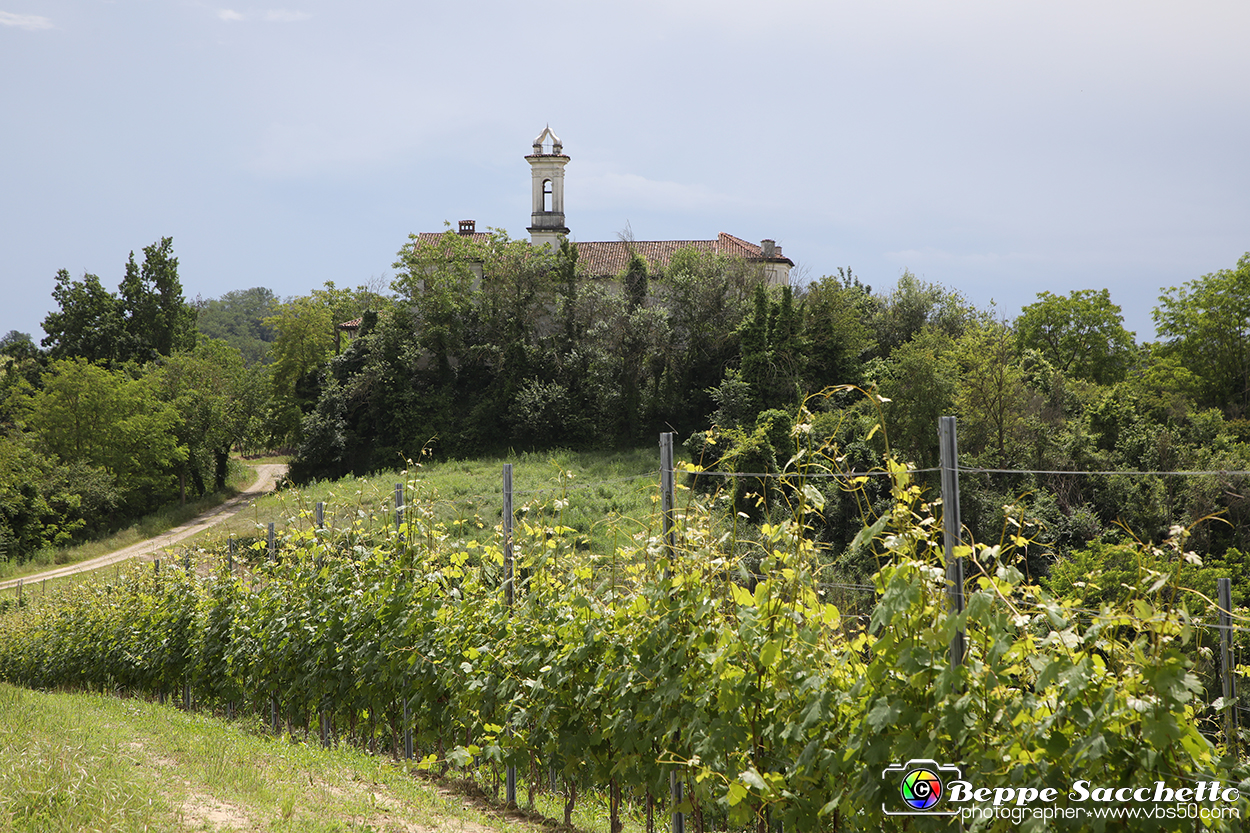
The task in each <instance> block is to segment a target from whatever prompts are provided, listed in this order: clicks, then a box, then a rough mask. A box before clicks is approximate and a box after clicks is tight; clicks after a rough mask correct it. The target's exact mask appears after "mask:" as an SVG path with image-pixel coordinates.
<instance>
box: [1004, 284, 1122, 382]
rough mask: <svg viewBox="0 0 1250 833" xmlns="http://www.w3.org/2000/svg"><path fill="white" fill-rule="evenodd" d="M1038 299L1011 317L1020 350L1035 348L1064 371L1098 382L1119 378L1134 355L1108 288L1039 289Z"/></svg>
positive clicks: (1117, 306) (1117, 305)
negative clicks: (1060, 291) (1056, 291)
mask: <svg viewBox="0 0 1250 833" xmlns="http://www.w3.org/2000/svg"><path fill="white" fill-rule="evenodd" d="M1037 298H1038V300H1037V301H1036V302H1034V303H1032V304H1030V305H1028V306H1027V307H1025V308H1024V309H1023V310H1021V311H1020V316H1019V317H1018V318H1017V319H1016V333H1017V334H1018V336H1019V339H1020V347H1021V349H1025V350H1028V349H1034V350H1037V351H1039V352H1040V353H1041V354H1042V355H1043V356H1044V357H1045V358H1046V360H1047V361H1049V362H1050V363H1051V364H1052V365H1053V366H1054V367H1056V368H1058V369H1059V370H1061V371H1063V372H1064V373H1068V374H1070V375H1072V376H1076V377H1078V378H1081V379H1089V380H1091V381H1094V382H1097V383H1099V384H1102V385H1108V384H1114V383H1115V382H1118V381H1120V380H1122V379H1123V378H1124V376H1125V374H1126V373H1127V372H1128V370H1129V368H1130V367H1131V366H1132V364H1133V361H1134V357H1135V352H1136V351H1135V345H1134V342H1133V333H1131V332H1129V331H1128V330H1126V329H1124V317H1123V316H1122V315H1121V314H1120V306H1119V304H1113V303H1111V293H1110V292H1109V291H1108V290H1106V289H1103V290H1101V291H1095V290H1093V289H1080V290H1073V291H1072V292H1070V293H1068V297H1066V298H1064V297H1062V296H1060V295H1052V294H1051V293H1050V292H1039V293H1038V294H1037Z"/></svg>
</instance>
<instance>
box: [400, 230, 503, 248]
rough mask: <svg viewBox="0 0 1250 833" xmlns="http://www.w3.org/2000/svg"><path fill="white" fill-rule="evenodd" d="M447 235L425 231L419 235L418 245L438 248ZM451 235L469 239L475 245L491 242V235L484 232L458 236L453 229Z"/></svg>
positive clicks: (441, 232) (440, 232)
mask: <svg viewBox="0 0 1250 833" xmlns="http://www.w3.org/2000/svg"><path fill="white" fill-rule="evenodd" d="M446 233H447V232H445V231H423V232H421V233H420V234H418V235H417V245H419V246H436V245H438V244H439V243H441V242H442V240H443V235H444V234H446ZM451 233H452V235H453V236H455V237H457V238H466V237H467V238H468V239H470V240H472V241H473V242H474V243H488V242H490V234H489V233H487V232H484V231H475V232H473V233H472V234H456V232H455V230H454V229H453V230H452V232H451Z"/></svg>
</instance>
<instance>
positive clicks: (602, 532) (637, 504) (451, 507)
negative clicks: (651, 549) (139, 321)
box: [197, 448, 659, 552]
mask: <svg viewBox="0 0 1250 833" xmlns="http://www.w3.org/2000/svg"><path fill="white" fill-rule="evenodd" d="M504 463H511V464H512V466H513V501H514V507H515V510H516V517H517V522H518V523H521V522H525V521H529V522H536V519H540V518H541V519H542V522H544V523H548V524H550V523H556V522H558V523H560V524H561V525H564V526H568V527H572V528H573V529H575V530H577V532H578V533H579V535H580V536H582V537H583V539H584V546H586V547H588V548H591V549H593V550H595V551H597V552H607V551H609V550H611V549H612V547H613V546H614V544H615V542H616V540H617V538H618V536H619V535H621V534H622V532H621V530H622V528H623V527H622V524H621V522H620V521H621V519H622V518H624V519H632V526H633V527H634V528H637V529H643V528H646V525H647V524H648V523H650V516H651V515H652V507H653V504H654V502H655V500H656V499H657V498H658V494H659V450H658V448H643V449H634V450H627V451H616V452H570V451H555V452H548V453H543V454H518V455H512V456H509V457H506V458H505V457H497V458H483V459H476V460H426V461H423V462H421V463H420V465H419V467H418V466H414V467H413V468H411V469H409V470H407V471H403V470H395V471H390V472H381V473H378V474H375V475H372V476H369V477H364V478H345V479H343V480H338V481H332V482H325V481H323V482H317V483H312V484H308V485H306V486H304V487H301V488H300V489H298V490H280V491H278V492H276V493H274V494H272V495H267V496H265V497H263V498H261V499H259V500H257V501H256V502H255V504H254V505H253V506H251V507H249V508H248V509H247V510H245V511H243V512H241V513H239V514H238V515H236V516H234V517H233V518H231V519H230V520H228V521H226V522H225V523H222V524H220V525H218V526H216V527H214V528H213V529H211V530H209V531H207V532H205V533H204V534H203V535H202V536H200V537H199V539H198V541H197V543H199V545H200V546H205V547H217V546H220V545H221V542H222V541H224V540H225V539H226V538H227V537H229V536H234V537H236V538H240V539H248V538H254V537H258V536H262V535H264V534H265V529H266V527H267V525H268V524H269V523H273V524H274V525H275V529H276V530H277V531H278V532H279V533H281V531H282V530H283V529H284V528H286V527H288V526H301V525H303V526H307V525H309V524H311V523H312V517H313V509H314V506H315V505H316V504H317V503H318V502H324V503H325V504H326V522H327V524H328V525H330V526H333V527H336V528H340V529H342V528H347V527H350V526H351V525H352V524H353V523H355V522H358V521H361V520H363V521H365V522H369V523H374V524H384V523H393V517H394V501H395V486H396V484H399V483H404V484H406V485H405V495H406V500H407V501H408V502H409V503H410V504H419V505H420V506H421V508H422V511H423V512H424V513H425V514H423V516H422V519H423V520H425V521H429V523H430V524H441V525H442V527H443V528H444V530H445V531H446V533H447V534H449V535H451V536H453V537H457V538H460V537H464V538H474V537H478V536H479V535H481V536H485V535H486V534H487V532H486V531H488V530H490V529H493V528H494V526H495V525H496V524H498V523H499V520H500V517H501V514H502V505H503V504H502V494H503V485H502V470H503V465H504ZM406 520H412V518H411V517H409V518H407V519H406ZM427 526H428V524H427ZM630 526H631V523H630V521H626V523H625V525H624V527H625V528H628V527H630Z"/></svg>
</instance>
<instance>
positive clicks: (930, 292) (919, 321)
mask: <svg viewBox="0 0 1250 833" xmlns="http://www.w3.org/2000/svg"><path fill="white" fill-rule="evenodd" d="M979 315H980V313H978V311H977V309H976V308H975V307H973V306H972V305H970V304H969V303H968V302H967V300H966V299H965V298H964V297H963V296H962V295H960V294H959V293H958V292H956V291H954V290H948V289H946V288H944V287H942V286H940V285H938V284H934V283H926V282H924V281H922V280H920V279H919V278H917V277H916V276H915V275H913V274H912V273H911V272H909V271H906V270H904V271H903V274H902V275H900V276H899V279H898V284H897V285H896V286H895V287H894V290H893V291H892V292H891V293H890V294H889V295H888V296H887V297H886V298H885V299H884V300H883V301H881V302H880V307H879V311H878V313H877V315H876V316H875V317H874V319H873V329H874V330H875V333H874V335H875V337H876V341H877V348H878V355H879V356H881V357H883V358H884V357H885V356H888V355H890V353H891V352H892V351H893V350H894V349H895V348H896V347H899V346H900V345H902V344H906V343H907V342H908V341H911V340H912V339H913V338H915V337H916V336H917V335H919V334H920V332H921V331H922V330H924V329H925V328H926V327H928V328H931V329H936V330H940V331H942V332H943V333H945V334H946V335H948V336H950V337H951V338H958V337H959V336H960V335H961V334H962V333H963V331H964V327H966V326H967V325H968V324H969V323H970V322H972V321H973V320H974V319H976V318H977V317H978V316H979Z"/></svg>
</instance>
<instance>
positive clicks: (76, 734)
mask: <svg viewBox="0 0 1250 833" xmlns="http://www.w3.org/2000/svg"><path fill="white" fill-rule="evenodd" d="M246 729H247V727H246V725H245V724H239V723H235V724H231V723H227V722H225V721H222V720H220V719H218V718H215V717H212V716H208V715H203V714H196V713H185V712H181V711H178V710H176V709H174V708H171V707H168V706H160V705H157V704H153V703H149V702H146V701H143V700H136V699H125V698H117V697H111V696H102V695H93V694H63V693H43V692H33V691H28V690H24V689H20V688H15V687H13V686H9V685H3V684H0V829H2V830H13V831H62V830H63V831H75V832H77V831H145V830H161V831H166V830H168V831H180V830H249V831H250V830H281V831H309V832H310V833H323V832H324V833H329V831H356V830H359V831H364V830H370V831H412V830H422V831H426V830H438V829H447V830H463V831H468V832H469V833H485V831H490V830H502V829H503V828H504V827H505V823H504V821H503V820H502V819H500V818H499V817H498V816H496V815H494V814H492V813H489V812H483V811H482V810H480V809H478V808H477V807H476V806H474V805H473V804H472V803H469V802H466V801H465V800H464V799H463V798H461V797H459V796H456V795H453V794H451V793H448V792H446V791H443V790H439V789H438V788H436V787H435V786H434V785H432V784H430V783H429V782H426V781H422V780H417V779H414V778H412V777H411V776H409V775H408V774H407V773H405V772H404V771H403V770H402V769H401V767H400V766H399V765H397V764H396V763H395V762H393V761H391V760H389V759H386V758H381V757H378V756H370V755H367V754H364V753H363V752H360V751H358V750H355V749H351V748H339V749H333V750H323V749H320V748H317V747H316V746H315V745H307V744H304V743H301V742H295V741H292V740H289V739H273V738H269V737H265V736H262V735H259V734H253V733H251V732H249V731H247V730H246ZM514 823H515V822H514V821H512V822H510V824H514Z"/></svg>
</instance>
